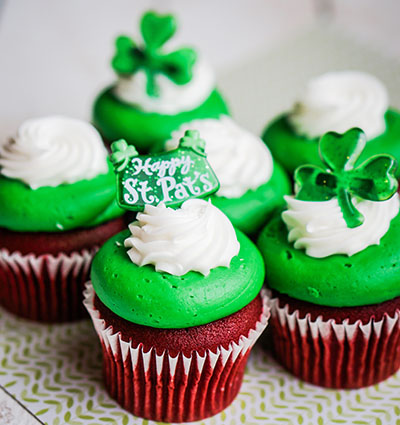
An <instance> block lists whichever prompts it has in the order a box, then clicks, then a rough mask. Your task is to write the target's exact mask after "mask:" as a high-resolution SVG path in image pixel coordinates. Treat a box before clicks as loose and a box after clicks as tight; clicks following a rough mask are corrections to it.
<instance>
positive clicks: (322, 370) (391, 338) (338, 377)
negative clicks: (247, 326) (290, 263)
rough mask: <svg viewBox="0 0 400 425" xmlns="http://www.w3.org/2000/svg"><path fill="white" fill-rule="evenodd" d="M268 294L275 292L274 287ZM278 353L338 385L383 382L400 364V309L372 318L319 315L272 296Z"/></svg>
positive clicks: (312, 377)
mask: <svg viewBox="0 0 400 425" xmlns="http://www.w3.org/2000/svg"><path fill="white" fill-rule="evenodd" d="M269 295H271V294H270V293H269ZM268 305H269V306H270V309H271V328H272V338H273V342H274V349H275V354H276V357H277V359H278V360H279V361H280V362H281V363H282V364H283V365H284V366H285V367H286V368H287V369H288V370H290V371H291V372H292V373H293V374H294V375H296V376H298V377H300V378H301V379H303V380H305V381H308V382H312V383H314V384H316V385H322V386H327V387H334V388H360V387H364V386H368V385H373V384H375V383H377V382H380V381H382V380H384V379H386V378H387V377H389V376H390V375H392V374H393V373H395V372H396V371H397V370H398V369H399V368H400V309H397V310H396V311H395V312H394V313H393V314H391V315H389V314H387V313H385V314H384V315H383V318H382V319H381V320H375V319H374V318H373V317H371V319H370V320H369V321H368V323H363V322H362V321H361V320H357V321H355V322H354V323H350V322H349V319H345V320H343V321H340V322H338V321H336V320H335V319H329V320H323V318H322V316H318V317H317V318H316V319H315V320H313V319H312V318H311V314H310V313H308V314H306V315H305V316H304V317H300V313H299V310H296V309H295V310H294V311H292V312H291V313H290V308H289V305H288V304H285V305H284V306H283V307H282V306H280V305H279V299H278V298H270V299H269V301H268Z"/></svg>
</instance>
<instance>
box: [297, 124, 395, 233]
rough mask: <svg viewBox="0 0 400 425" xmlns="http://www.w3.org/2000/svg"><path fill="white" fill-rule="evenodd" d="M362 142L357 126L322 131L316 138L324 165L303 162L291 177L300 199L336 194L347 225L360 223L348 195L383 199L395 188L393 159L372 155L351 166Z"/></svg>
mask: <svg viewBox="0 0 400 425" xmlns="http://www.w3.org/2000/svg"><path fill="white" fill-rule="evenodd" d="M365 144H366V136H365V134H364V132H363V131H362V130H360V129H359V128H352V129H351V130H349V131H347V132H346V133H344V134H338V133H334V132H329V133H326V134H325V135H324V136H322V137H321V140H320V142H319V153H320V156H321V159H322V161H323V162H324V164H325V165H326V168H325V169H324V168H321V167H319V166H316V165H303V166H300V167H298V168H297V169H296V171H295V175H294V179H295V183H296V186H297V187H298V189H299V190H298V192H297V194H296V198H297V199H300V200H303V201H327V200H329V199H331V198H333V197H337V199H338V203H339V207H340V209H341V211H342V214H343V218H344V220H345V222H346V224H347V226H348V227H349V228H354V227H357V226H360V225H361V224H362V223H363V222H364V217H363V215H362V214H361V213H360V212H359V211H358V210H357V209H356V208H355V206H354V205H353V201H352V197H353V196H354V197H358V198H361V199H366V200H369V201H385V200H387V199H389V198H391V197H392V196H393V195H394V193H395V192H396V190H397V180H396V178H395V176H394V173H395V169H396V166H397V163H396V160H395V159H394V158H393V157H392V156H390V155H386V154H382V155H374V156H372V157H371V158H369V159H367V160H366V161H365V162H363V163H362V164H360V165H358V166H357V167H356V166H355V164H356V162H357V160H358V158H359V156H360V155H361V152H362V151H363V149H364V147H365Z"/></svg>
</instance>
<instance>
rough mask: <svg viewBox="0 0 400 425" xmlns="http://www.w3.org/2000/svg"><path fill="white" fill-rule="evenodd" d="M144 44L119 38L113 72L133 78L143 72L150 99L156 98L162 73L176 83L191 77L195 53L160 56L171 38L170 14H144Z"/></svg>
mask: <svg viewBox="0 0 400 425" xmlns="http://www.w3.org/2000/svg"><path fill="white" fill-rule="evenodd" d="M140 31H141V33H142V37H143V41H144V44H143V45H142V46H139V45H137V44H136V43H135V42H134V41H133V40H132V39H131V38H129V37H126V36H121V37H118V38H117V40H116V48H117V52H116V54H115V56H114V58H113V60H112V66H113V68H114V70H115V71H116V72H117V73H118V74H120V75H125V76H127V75H132V74H134V73H136V72H137V71H138V70H139V69H143V70H144V71H145V73H146V76H147V86H146V92H147V94H148V95H149V96H154V97H157V96H158V95H159V92H158V87H157V84H156V82H155V76H156V74H164V75H166V76H167V77H168V78H169V79H170V80H172V81H173V82H174V83H175V84H179V85H182V84H186V83H188V82H189V81H190V80H191V79H192V76H193V73H192V68H193V65H194V63H195V61H196V52H195V51H194V50H193V49H190V48H181V49H177V50H175V51H173V52H170V53H163V52H162V47H163V45H164V44H165V43H166V42H167V41H168V40H169V39H170V38H171V37H172V36H173V35H174V33H175V31H176V20H175V18H174V17H173V16H172V15H158V14H156V13H155V12H147V13H145V14H144V15H143V17H142V20H141V23H140Z"/></svg>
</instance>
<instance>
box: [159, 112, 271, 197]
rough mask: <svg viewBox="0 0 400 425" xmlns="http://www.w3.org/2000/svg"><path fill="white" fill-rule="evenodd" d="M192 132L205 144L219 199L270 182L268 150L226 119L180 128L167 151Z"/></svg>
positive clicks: (257, 139)
mask: <svg viewBox="0 0 400 425" xmlns="http://www.w3.org/2000/svg"><path fill="white" fill-rule="evenodd" d="M192 129H195V130H198V131H199V133H200V137H201V138H202V139H203V140H205V142H206V153H207V159H208V161H209V162H210V165H211V167H212V168H213V170H214V172H215V174H216V175H217V177H218V180H219V182H220V189H219V190H218V192H217V195H218V196H225V197H227V198H238V197H240V196H242V195H243V194H244V193H246V192H247V191H248V190H250V189H253V190H254V189H257V188H258V187H259V186H260V185H262V184H264V183H266V182H267V181H268V180H269V179H270V177H271V175H272V171H273V161H272V156H271V153H270V152H269V150H268V148H267V146H266V145H265V144H264V143H263V142H262V140H261V139H260V138H259V137H257V136H255V135H254V134H252V133H250V132H249V131H247V130H245V129H243V128H241V127H239V126H238V125H237V124H236V123H235V122H234V121H233V120H232V119H231V118H230V117H228V116H221V117H220V119H204V120H195V121H191V122H189V123H186V124H183V125H182V126H181V127H180V128H179V130H177V131H174V132H173V133H172V136H171V137H172V139H171V140H169V141H167V142H166V149H167V150H172V149H175V148H177V147H178V144H179V139H180V138H181V137H183V135H184V133H185V131H186V130H192Z"/></svg>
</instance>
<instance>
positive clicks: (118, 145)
mask: <svg viewBox="0 0 400 425" xmlns="http://www.w3.org/2000/svg"><path fill="white" fill-rule="evenodd" d="M111 151H112V154H111V155H110V160H111V162H112V164H113V165H114V167H116V168H115V171H116V172H120V171H122V170H124V169H125V167H126V166H127V165H128V162H129V160H130V159H131V158H133V157H134V156H137V155H139V154H138V151H137V150H136V149H135V147H134V146H132V145H128V143H126V141H125V140H124V139H121V140H118V141H116V142H114V143H113V144H112V145H111Z"/></svg>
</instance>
